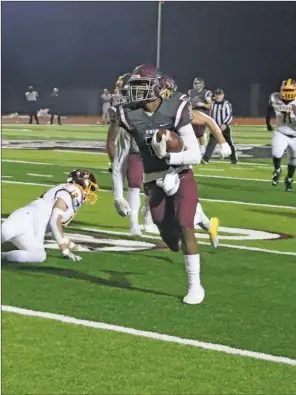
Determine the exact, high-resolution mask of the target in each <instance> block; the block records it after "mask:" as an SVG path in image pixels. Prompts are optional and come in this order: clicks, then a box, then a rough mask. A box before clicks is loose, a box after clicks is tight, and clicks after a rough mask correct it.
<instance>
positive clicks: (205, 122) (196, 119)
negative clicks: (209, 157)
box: [192, 111, 231, 158]
mask: <svg viewBox="0 0 296 395" xmlns="http://www.w3.org/2000/svg"><path fill="white" fill-rule="evenodd" d="M192 123H194V124H195V125H202V126H207V127H208V128H209V129H210V132H211V133H212V135H213V136H214V137H215V139H216V140H217V141H218V143H219V144H220V146H221V148H220V156H221V157H222V158H226V157H228V156H230V155H231V148H230V146H229V144H228V143H227V142H226V140H225V138H224V136H223V133H222V132H221V129H220V128H219V126H218V124H217V123H216V122H215V121H214V119H213V118H211V117H209V116H208V115H206V114H204V113H202V112H200V111H193V120H192Z"/></svg>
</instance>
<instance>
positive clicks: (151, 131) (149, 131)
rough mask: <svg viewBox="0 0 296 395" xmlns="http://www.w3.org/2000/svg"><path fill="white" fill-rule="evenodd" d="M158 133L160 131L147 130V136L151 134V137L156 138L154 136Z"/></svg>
mask: <svg viewBox="0 0 296 395" xmlns="http://www.w3.org/2000/svg"><path fill="white" fill-rule="evenodd" d="M158 131H159V129H147V130H146V134H149V135H150V136H154V134H155V133H156V132H158Z"/></svg>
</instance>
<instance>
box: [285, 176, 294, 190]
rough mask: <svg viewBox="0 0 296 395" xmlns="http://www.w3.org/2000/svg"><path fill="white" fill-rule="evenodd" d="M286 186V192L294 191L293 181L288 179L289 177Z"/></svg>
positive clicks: (286, 179)
mask: <svg viewBox="0 0 296 395" xmlns="http://www.w3.org/2000/svg"><path fill="white" fill-rule="evenodd" d="M285 186H286V192H292V191H293V186H292V180H291V179H290V180H289V179H288V177H286V178H285Z"/></svg>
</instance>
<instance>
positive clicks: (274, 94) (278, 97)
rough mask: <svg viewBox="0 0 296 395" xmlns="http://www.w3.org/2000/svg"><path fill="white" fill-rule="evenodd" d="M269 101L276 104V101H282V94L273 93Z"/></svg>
mask: <svg viewBox="0 0 296 395" xmlns="http://www.w3.org/2000/svg"><path fill="white" fill-rule="evenodd" d="M269 100H270V101H271V102H274V101H276V100H282V99H281V95H280V92H273V93H272V94H271V95H270V96H269Z"/></svg>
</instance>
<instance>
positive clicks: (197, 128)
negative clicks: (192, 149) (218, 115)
mask: <svg viewBox="0 0 296 395" xmlns="http://www.w3.org/2000/svg"><path fill="white" fill-rule="evenodd" d="M192 127H193V130H194V133H195V136H196V138H197V139H198V138H200V137H202V136H203V135H204V134H205V130H206V127H205V126H202V125H194V124H192Z"/></svg>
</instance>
